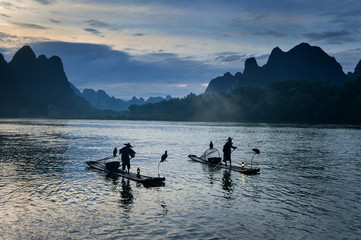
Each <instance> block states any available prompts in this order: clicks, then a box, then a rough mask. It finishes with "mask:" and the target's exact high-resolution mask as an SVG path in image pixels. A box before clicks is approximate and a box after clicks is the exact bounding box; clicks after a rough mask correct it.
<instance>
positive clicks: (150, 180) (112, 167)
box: [86, 158, 165, 185]
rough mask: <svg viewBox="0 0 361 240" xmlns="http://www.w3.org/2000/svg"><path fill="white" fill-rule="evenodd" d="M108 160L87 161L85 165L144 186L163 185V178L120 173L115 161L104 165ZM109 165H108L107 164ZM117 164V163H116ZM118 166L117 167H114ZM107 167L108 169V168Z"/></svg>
mask: <svg viewBox="0 0 361 240" xmlns="http://www.w3.org/2000/svg"><path fill="white" fill-rule="evenodd" d="M109 159H110V158H105V159H102V160H99V161H87V162H86V164H88V165H89V166H90V167H91V168H94V169H97V170H100V171H104V172H108V173H111V174H113V175H115V176H119V177H124V178H127V179H130V180H133V181H136V182H139V183H143V184H144V185H162V184H164V181H165V178H164V177H148V176H144V175H137V174H136V173H132V172H130V173H128V172H122V171H121V170H120V169H118V167H119V164H116V163H115V162H116V161H110V162H107V163H105V161H106V160H109ZM108 163H110V164H108ZM118 163H119V162H118ZM117 165H118V167H116V166H117ZM108 166H109V168H108Z"/></svg>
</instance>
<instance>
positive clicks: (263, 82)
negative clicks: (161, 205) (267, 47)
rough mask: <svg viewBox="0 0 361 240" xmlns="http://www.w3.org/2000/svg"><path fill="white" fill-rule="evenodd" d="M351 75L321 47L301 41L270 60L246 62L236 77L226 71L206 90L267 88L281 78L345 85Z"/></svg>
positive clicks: (277, 53) (211, 91) (272, 55)
mask: <svg viewBox="0 0 361 240" xmlns="http://www.w3.org/2000/svg"><path fill="white" fill-rule="evenodd" d="M347 79H348V77H347V75H346V74H345V73H344V72H343V71H342V67H341V65H340V64H339V63H338V62H337V61H336V59H335V58H334V57H331V56H329V55H328V54H327V53H326V52H324V51H323V50H322V49H321V48H320V47H316V46H310V45H309V44H308V43H301V44H299V45H297V46H295V47H294V48H292V49H291V50H289V51H288V52H283V51H282V50H281V49H280V48H279V47H276V48H274V49H273V50H272V52H271V54H270V56H269V58H268V61H267V63H266V64H265V65H264V66H261V67H260V66H258V64H257V61H256V59H255V58H248V59H247V60H246V61H245V67H244V71H243V74H240V73H236V74H235V75H234V76H232V74H230V73H226V74H225V75H224V76H223V77H218V78H215V79H213V80H212V81H211V82H210V83H209V86H208V87H207V89H206V93H217V92H225V93H229V92H231V91H233V90H234V89H235V88H237V87H240V86H262V87H267V86H268V85H269V84H270V83H273V82H277V81H287V80H292V81H302V80H305V81H320V82H324V83H328V84H331V85H341V84H343V83H344V82H345V81H347Z"/></svg>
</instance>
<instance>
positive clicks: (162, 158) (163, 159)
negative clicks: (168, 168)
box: [158, 151, 168, 177]
mask: <svg viewBox="0 0 361 240" xmlns="http://www.w3.org/2000/svg"><path fill="white" fill-rule="evenodd" d="M167 157H168V154H167V151H165V153H164V154H163V155H162V157H161V158H160V162H159V163H158V177H159V164H160V163H162V162H165V161H166V159H167Z"/></svg>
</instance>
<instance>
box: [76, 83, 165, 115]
mask: <svg viewBox="0 0 361 240" xmlns="http://www.w3.org/2000/svg"><path fill="white" fill-rule="evenodd" d="M74 88H75V87H74ZM74 88H73V91H74V92H80V91H79V90H78V89H76V88H75V89H74ZM81 96H82V97H84V98H85V99H86V100H87V101H88V102H89V103H90V104H91V105H92V106H93V107H94V108H97V109H101V110H113V111H128V108H129V106H131V105H143V104H146V103H158V102H161V101H164V100H167V101H168V100H170V99H172V97H171V96H169V95H168V96H167V97H166V98H163V97H150V98H148V100H147V101H145V100H144V99H143V98H142V97H140V98H139V99H138V98H136V97H133V98H132V99H131V100H129V101H126V100H122V99H118V98H115V97H110V96H109V95H108V94H107V93H106V92H105V91H104V90H98V91H94V90H93V89H84V90H83V93H81Z"/></svg>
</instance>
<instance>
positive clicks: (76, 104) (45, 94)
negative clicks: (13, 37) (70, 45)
mask: <svg viewBox="0 0 361 240" xmlns="http://www.w3.org/2000/svg"><path fill="white" fill-rule="evenodd" d="M94 111H95V109H93V108H92V107H91V106H90V104H89V103H88V102H87V101H86V100H85V99H84V98H81V97H79V96H77V95H75V94H74V93H73V91H72V90H71V87H70V83H69V81H68V79H67V77H66V75H65V72H64V68H63V63H62V61H61V59H60V58H59V57H57V56H52V57H50V58H47V57H46V56H45V55H40V56H39V57H38V58H36V56H35V53H34V52H33V50H32V49H31V48H30V47H29V46H24V47H22V48H21V49H20V50H19V51H17V52H16V53H15V55H14V57H13V58H12V60H11V61H10V62H9V63H7V62H6V61H5V59H4V57H3V55H2V54H0V117H39V116H42V117H84V116H86V115H88V114H92V113H94Z"/></svg>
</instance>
